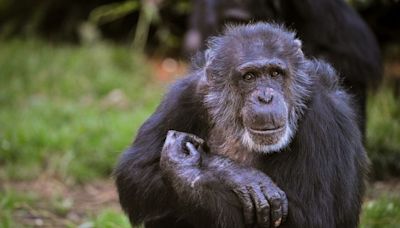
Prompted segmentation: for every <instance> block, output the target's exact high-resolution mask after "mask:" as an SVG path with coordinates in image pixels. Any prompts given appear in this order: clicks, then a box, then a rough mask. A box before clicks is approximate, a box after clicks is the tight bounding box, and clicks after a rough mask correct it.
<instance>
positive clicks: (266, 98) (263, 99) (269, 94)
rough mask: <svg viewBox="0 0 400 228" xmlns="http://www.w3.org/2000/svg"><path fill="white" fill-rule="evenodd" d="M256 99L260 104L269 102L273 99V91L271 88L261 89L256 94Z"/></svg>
mask: <svg viewBox="0 0 400 228" xmlns="http://www.w3.org/2000/svg"><path fill="white" fill-rule="evenodd" d="M257 99H258V101H259V102H260V103H261V104H269V103H271V102H272V100H273V99H274V92H273V90H267V91H262V92H261V93H259V94H258V96H257Z"/></svg>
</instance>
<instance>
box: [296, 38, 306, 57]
mask: <svg viewBox="0 0 400 228" xmlns="http://www.w3.org/2000/svg"><path fill="white" fill-rule="evenodd" d="M294 46H295V48H297V51H298V53H299V54H301V55H302V56H304V54H303V50H301V48H302V47H303V42H301V40H300V39H295V40H294Z"/></svg>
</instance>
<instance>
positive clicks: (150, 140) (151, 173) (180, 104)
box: [115, 77, 243, 227]
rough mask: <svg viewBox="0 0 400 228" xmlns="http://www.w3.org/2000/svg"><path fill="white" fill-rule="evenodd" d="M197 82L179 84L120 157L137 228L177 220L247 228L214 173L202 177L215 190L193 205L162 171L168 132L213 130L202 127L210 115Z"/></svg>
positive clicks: (125, 197)
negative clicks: (197, 93) (203, 110)
mask: <svg viewBox="0 0 400 228" xmlns="http://www.w3.org/2000/svg"><path fill="white" fill-rule="evenodd" d="M195 80H196V79H195V78H193V77H189V78H186V79H184V80H181V81H180V82H178V83H177V84H175V86H174V87H173V88H172V89H171V92H170V93H169V94H168V95H167V96H166V97H165V99H164V101H163V102H162V104H161V105H160V106H159V107H158V109H157V110H156V112H155V113H154V114H153V115H152V116H151V117H150V119H149V120H147V121H146V122H145V124H144V125H143V126H142V127H141V128H140V130H139V133H138V135H137V137H136V139H135V141H134V143H133V145H132V146H131V147H130V148H129V149H128V150H127V151H125V153H124V154H123V155H122V157H121V158H120V162H119V164H118V166H117V168H116V170H115V176H116V184H117V187H118V193H119V198H120V203H121V205H122V207H123V209H124V210H125V212H126V213H127V214H128V216H129V218H130V220H131V222H132V223H134V224H137V223H141V222H149V221H156V220H159V219H165V218H171V219H172V220H173V219H176V220H178V219H181V220H183V221H189V222H190V223H192V225H193V224H196V225H199V224H201V223H208V222H210V223H215V222H219V223H224V224H223V225H225V226H226V227H234V226H242V225H243V215H242V210H241V206H240V205H239V203H238V199H237V197H236V195H235V194H234V192H233V191H232V190H231V189H229V188H228V187H225V186H223V185H222V184H218V183H217V182H218V180H216V179H215V177H213V176H212V175H209V176H208V177H207V175H208V174H206V175H204V176H203V177H202V178H203V179H202V180H207V183H208V184H209V185H208V186H209V187H210V188H202V189H203V191H201V192H198V191H195V192H196V194H200V198H197V199H199V200H200V199H201V200H202V201H201V202H193V200H190V199H192V198H193V197H194V195H191V193H187V195H185V196H182V195H181V196H178V195H177V192H176V191H175V190H174V189H173V187H172V186H171V184H170V183H168V181H166V180H165V179H164V178H163V175H162V173H161V171H160V165H159V164H160V152H161V150H162V147H163V144H164V141H165V138H166V135H167V131H168V130H170V129H175V130H180V131H185V132H190V133H194V134H196V135H199V136H202V135H203V134H204V133H202V132H201V131H200V130H198V129H201V130H204V129H207V125H205V124H203V123H202V118H205V117H204V116H202V113H201V110H200V109H201V106H200V105H199V104H198V103H197V102H196V100H195V99H196V98H194V97H195V96H193V92H194V91H195V85H196V82H195ZM214 183H215V184H214ZM204 225H206V224H204ZM208 225H210V224H208ZM210 226H215V224H211V225H210Z"/></svg>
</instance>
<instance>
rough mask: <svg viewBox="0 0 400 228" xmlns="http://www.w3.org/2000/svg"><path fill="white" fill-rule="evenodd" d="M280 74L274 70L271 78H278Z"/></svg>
mask: <svg viewBox="0 0 400 228" xmlns="http://www.w3.org/2000/svg"><path fill="white" fill-rule="evenodd" d="M280 74H281V73H280V72H279V71H277V70H273V71H272V72H271V76H272V77H278V76H279V75H280Z"/></svg>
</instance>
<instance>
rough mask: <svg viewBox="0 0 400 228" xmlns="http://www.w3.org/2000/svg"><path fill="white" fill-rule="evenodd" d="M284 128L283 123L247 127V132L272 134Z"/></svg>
mask: <svg viewBox="0 0 400 228" xmlns="http://www.w3.org/2000/svg"><path fill="white" fill-rule="evenodd" d="M284 129H285V125H282V126H274V127H265V128H248V130H249V132H250V133H252V134H274V133H277V132H280V131H282V130H284Z"/></svg>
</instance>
